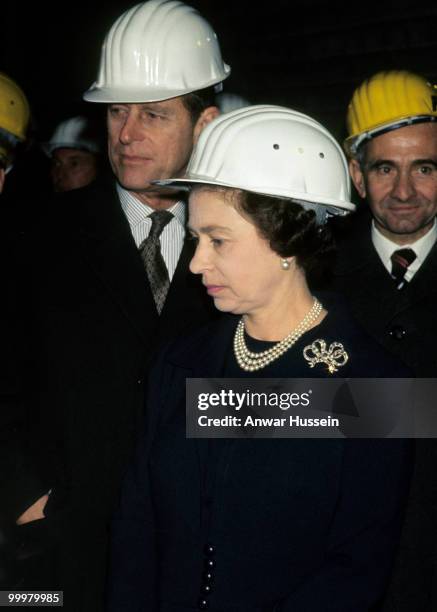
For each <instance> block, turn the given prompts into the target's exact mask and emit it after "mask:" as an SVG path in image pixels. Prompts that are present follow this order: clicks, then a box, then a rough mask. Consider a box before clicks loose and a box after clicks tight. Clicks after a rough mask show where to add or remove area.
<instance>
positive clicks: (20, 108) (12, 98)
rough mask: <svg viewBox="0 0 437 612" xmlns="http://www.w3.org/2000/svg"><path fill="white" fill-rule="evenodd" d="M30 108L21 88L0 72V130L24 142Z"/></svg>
mask: <svg viewBox="0 0 437 612" xmlns="http://www.w3.org/2000/svg"><path fill="white" fill-rule="evenodd" d="M29 118H30V108H29V103H28V101H27V98H26V96H25V95H24V92H23V90H22V89H21V87H19V86H18V85H17V83H15V81H13V80H12V79H11V78H10V77H8V76H7V75H6V74H4V73H1V72H0V129H2V130H5V131H6V132H9V133H10V134H12V135H13V136H15V138H17V139H18V140H21V141H22V140H25V138H26V130H27V126H28V124H29Z"/></svg>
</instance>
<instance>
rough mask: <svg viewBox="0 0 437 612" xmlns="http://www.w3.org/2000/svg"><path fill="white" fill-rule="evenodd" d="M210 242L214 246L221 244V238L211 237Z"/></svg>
mask: <svg viewBox="0 0 437 612" xmlns="http://www.w3.org/2000/svg"><path fill="white" fill-rule="evenodd" d="M211 242H212V244H213V245H214V246H216V247H218V246H221V245H222V244H223V240H222V239H221V238H211Z"/></svg>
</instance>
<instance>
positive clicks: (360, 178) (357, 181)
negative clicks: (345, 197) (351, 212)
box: [349, 159, 366, 198]
mask: <svg viewBox="0 0 437 612" xmlns="http://www.w3.org/2000/svg"><path fill="white" fill-rule="evenodd" d="M349 172H350V175H351V179H352V182H353V184H354V185H355V189H356V190H357V191H358V194H359V196H360V197H361V198H365V197H366V183H365V180H364V174H363V172H362V170H361V166H360V164H359V163H358V162H357V160H356V159H351V160H350V161H349Z"/></svg>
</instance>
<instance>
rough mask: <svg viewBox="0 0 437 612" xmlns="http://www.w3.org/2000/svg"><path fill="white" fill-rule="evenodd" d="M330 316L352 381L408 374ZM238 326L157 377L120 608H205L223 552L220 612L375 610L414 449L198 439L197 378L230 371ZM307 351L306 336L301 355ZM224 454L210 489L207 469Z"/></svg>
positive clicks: (217, 327)
mask: <svg viewBox="0 0 437 612" xmlns="http://www.w3.org/2000/svg"><path fill="white" fill-rule="evenodd" d="M329 316H330V323H329V325H330V328H329V332H328V334H327V336H323V338H324V339H325V340H326V341H327V342H328V343H331V342H332V341H335V340H339V341H341V342H343V343H344V344H345V346H346V347H347V348H348V350H349V351H350V354H351V358H350V363H349V364H348V365H347V366H346V367H345V368H344V370H343V371H342V373H341V374H340V375H341V376H379V375H387V376H390V375H394V373H395V372H399V369H397V370H396V368H393V365H392V362H391V360H390V359H388V358H387V357H386V355H385V353H384V352H383V351H382V352H381V351H380V349H379V348H378V347H377V346H376V345H375V344H374V343H373V342H372V341H371V340H370V339H369V338H368V337H367V336H365V335H364V334H363V333H362V332H360V331H359V330H358V329H357V328H356V327H354V326H353V325H351V324H349V323H348V322H347V320H345V319H344V318H343V317H339V318H337V319H336V317H335V314H332V315H329ZM235 327H236V320H235V319H234V318H233V317H228V318H224V319H222V320H221V321H220V322H218V323H216V324H211V325H210V326H209V327H206V328H204V329H203V330H200V331H199V332H197V333H196V334H194V335H193V336H191V337H190V338H188V339H187V340H186V341H179V342H176V343H175V344H174V345H173V346H172V347H170V348H168V349H167V350H166V351H164V352H163V353H162V354H161V356H160V358H159V360H158V362H157V364H156V366H155V367H154V369H153V370H152V372H151V376H150V388H149V393H148V403H147V406H148V410H147V418H148V423H147V425H146V431H145V434H144V436H143V437H142V438H141V440H140V444H139V447H138V452H137V455H136V457H135V461H134V463H133V465H132V467H131V469H130V471H129V473H128V476H127V479H126V481H125V485H124V488H123V494H122V498H121V504H120V509H119V511H118V514H117V517H116V519H115V520H114V525H113V533H112V553H111V558H112V563H111V571H110V578H109V610H110V611H111V612H145V611H146V610H147V611H148V612H154V611H158V610H160V611H161V612H162V611H165V612H170V611H173V612H185V611H187V612H188V610H193V609H196V606H197V602H198V599H199V598H201V597H202V596H203V592H202V575H203V572H204V571H205V565H204V564H205V562H207V560H208V558H209V557H208V553H207V551H206V550H205V545H206V544H207V543H212V545H213V546H214V548H215V552H214V554H213V556H212V559H213V562H214V567H213V568H212V571H213V574H214V580H213V581H212V591H211V594H210V595H208V597H207V599H208V600H209V607H208V609H210V610H214V611H216V612H218V611H220V612H224V611H230V610H233V611H235V612H261V611H262V612H271V611H273V610H277V611H279V610H281V611H283V612H304V611H305V612H321V611H322V610H323V611H324V612H327V611H332V612H334V611H335V612H346V611H348V612H349V611H352V610H353V611H354V612H360V611H363V612H364V611H365V610H366V611H367V610H368V609H369V608H370V606H371V605H372V604H373V603H375V602H376V601H377V600H378V597H379V596H380V595H381V594H382V592H383V590H384V584H385V580H386V579H387V575H388V573H389V570H390V566H391V561H392V556H393V552H394V546H395V544H396V539H397V537H398V534H399V527H400V520H401V510H402V506H403V501H404V499H405V496H406V490H407V487H408V480H409V452H408V448H409V445H408V444H407V443H406V442H405V441H403V440H381V439H380V440H364V439H361V440H358V439H355V440H314V439H306V440H296V439H295V440H284V439H282V440H280V439H273V440H272V439H269V440H267V439H264V440H260V439H251V440H248V439H245V440H213V441H210V443H209V444H208V440H194V439H186V438H185V379H186V377H196V378H197V377H220V376H221V375H222V373H223V366H224V361H225V359H226V356H227V355H228V352H229V351H230V350H232V348H231V347H232V338H233V334H234V330H235ZM325 331H326V329H325ZM302 343H304V344H302ZM303 346H305V336H304V337H303V338H302V339H301V341H299V343H298V344H296V345H295V347H293V348H292V349H291V350H292V351H300V353H299V354H301V353H302V349H303ZM294 365H295V363H294V362H293V370H292V371H293V375H294V376H297V377H299V376H301V377H309V376H310V375H311V374H310V373H311V372H313V371H312V370H309V368H308V365H307V364H306V362H305V361H304V359H303V357H302V367H301V369H300V370H299V368H295V367H294ZM390 373H391V374H390ZM314 375H316V376H317V374H314ZM217 444H218V445H219V446H218V447H217ZM220 445H221V452H220ZM217 448H218V449H219V452H218V458H216V461H217V471H216V476H215V482H214V481H213V487H212V489H211V488H209V487H208V477H205V472H206V474H208V466H209V465H210V464H211V462H212V463H214V453H215V452H217ZM211 491H212V492H213V494H212V497H211V496H210V492H211Z"/></svg>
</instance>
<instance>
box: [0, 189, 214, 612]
mask: <svg viewBox="0 0 437 612" xmlns="http://www.w3.org/2000/svg"><path fill="white" fill-rule="evenodd" d="M48 212H49V214H48V215H47V217H45V218H44V219H41V223H39V225H38V226H37V227H35V228H32V231H31V232H25V233H24V235H19V236H18V245H17V249H16V253H18V256H19V257H21V267H20V268H19V270H18V271H14V274H11V275H10V277H11V279H12V283H13V284H14V285H15V288H14V291H11V293H12V294H16V295H18V296H19V297H18V298H17V299H16V302H15V305H14V308H15V309H16V312H15V313H14V316H15V317H16V316H18V313H19V315H20V326H18V327H20V328H21V338H19V342H18V343H19V345H20V346H21V347H22V348H23V349H24V347H26V351H24V350H23V351H22V353H23V354H22V358H23V359H22V360H21V364H22V372H21V374H20V377H19V378H20V382H19V383H17V384H15V383H14V384H15V386H16V387H17V386H18V388H19V392H18V393H17V394H16V395H17V396H19V401H18V400H17V402H15V405H11V406H10V407H9V409H8V411H7V413H4V416H3V417H2V432H3V436H2V437H3V440H4V445H3V450H2V452H1V455H2V457H3V466H5V465H6V466H7V469H5V470H4V471H3V473H5V474H6V477H5V478H4V479H3V481H2V485H1V486H2V491H1V492H2V497H1V498H2V510H3V512H4V514H5V515H7V517H8V518H9V520H10V521H13V520H15V518H16V517H17V516H19V515H20V514H21V512H23V511H24V510H25V508H26V507H28V506H29V505H30V504H31V503H33V502H34V501H35V500H36V499H38V498H39V497H40V496H41V495H43V494H44V493H46V492H47V491H48V490H50V489H51V490H52V493H51V496H50V499H49V502H48V505H47V508H46V515H47V518H46V519H45V520H44V521H40V522H39V524H38V525H37V524H30V525H27V526H24V527H22V528H19V529H17V530H16V531H17V534H16V535H17V537H18V539H19V542H20V546H21V548H20V550H24V551H27V552H26V553H25V555H29V561H27V562H26V563H23V568H24V569H26V568H27V570H29V571H28V572H27V574H28V578H27V579H26V577H25V576H26V572H25V571H24V569H23V568H22V569H23V576H24V582H22V583H20V584H22V585H23V588H29V587H28V586H27V585H29V584H31V583H32V581H33V583H34V584H33V586H34V588H39V589H42V588H46V586H54V587H56V588H63V589H64V598H65V605H64V607H65V606H67V609H69V610H70V609H71V610H74V612H80V611H82V610H84V611H85V610H90V612H91V611H92V612H96V611H97V610H99V609H100V606H101V600H102V593H103V584H104V574H105V564H106V522H107V518H108V517H109V516H110V514H111V511H112V508H113V502H114V499H115V497H116V495H117V492H118V488H119V483H120V480H121V476H122V474H123V471H124V469H125V466H126V464H127V461H128V459H129V457H130V454H131V449H132V447H133V442H134V439H135V435H136V431H137V426H138V422H139V419H140V417H141V414H142V410H143V386H144V384H143V383H144V378H145V375H146V372H147V368H148V363H149V361H150V359H151V356H152V355H153V351H154V350H155V348H156V346H157V345H158V344H159V343H160V342H162V341H165V340H167V339H168V338H170V337H173V336H175V335H177V334H178V333H179V332H181V331H182V330H183V329H186V328H187V327H189V326H190V325H198V324H201V323H203V322H204V321H206V320H208V319H209V318H210V316H212V315H213V313H214V309H213V306H212V304H211V302H210V300H209V298H208V296H207V295H206V294H205V291H204V288H203V287H202V286H201V284H200V282H199V279H198V278H196V277H194V276H193V275H191V274H190V273H189V271H188V263H189V260H190V258H191V254H192V247H191V244H189V243H186V244H185V245H184V247H183V251H182V254H181V257H180V260H179V264H178V267H177V270H176V272H175V275H174V277H173V280H172V283H171V287H170V291H169V294H168V297H167V301H166V304H165V306H164V309H163V312H162V314H161V316H160V317H158V315H157V313H156V309H155V305H154V302H153V297H152V294H151V291H150V288H149V286H148V282H147V277H146V275H145V272H144V269H143V266H142V262H141V259H140V256H139V254H138V251H137V248H136V246H135V243H134V241H133V238H132V235H131V232H130V228H129V225H128V222H127V220H126V218H125V216H124V214H123V212H122V209H121V206H120V203H119V201H118V198H117V196H116V192H115V189H114V186H112V185H111V186H103V185H95V186H93V187H91V188H85V189H84V190H77V191H75V192H70V193H68V194H65V195H63V196H60V197H58V198H56V200H55V202H54V205H53V208H52V209H50V210H49V211H48ZM15 341H17V337H15ZM23 361H25V362H26V363H25V365H23ZM12 404H13V402H12ZM5 432H6V433H5ZM23 437H24V439H23ZM4 500H6V504H5V501H4ZM38 532H40V533H38ZM41 546H42V547H43V548H45V549H47V547H50V548H51V550H50V555H49V557H50V561H47V563H50V564H51V565H52V567H51V568H46V569H47V577H45V576H38V575H37V573H35V572H34V570H37V569H39V568H40V567H41V564H42V563H43V561H42V559H43V557H44V558H45V559H47V557H48V555H47V554H45V555H43V557H41V558H40V559H39V560H38V561H36V559H38V557H33V558H34V559H35V561H32V549H33V552H35V551H36V550H37V549H38V547H40V548H41ZM45 553H47V550H45ZM32 563H34V564H35V565H37V567H35V568H32V567H31V565H32ZM51 570H54V571H51ZM49 575H51V576H53V578H52V580H49V578H48V576H49ZM26 580H27V581H26ZM29 580H30V582H29ZM45 580H49V584H48V585H46V584H45Z"/></svg>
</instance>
